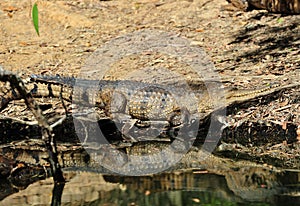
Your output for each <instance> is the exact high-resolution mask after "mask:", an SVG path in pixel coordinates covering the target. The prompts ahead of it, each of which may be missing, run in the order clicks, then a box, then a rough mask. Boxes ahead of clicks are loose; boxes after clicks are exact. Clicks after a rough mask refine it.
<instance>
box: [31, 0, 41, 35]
mask: <svg viewBox="0 0 300 206" xmlns="http://www.w3.org/2000/svg"><path fill="white" fill-rule="evenodd" d="M32 21H33V26H34V28H35V31H36V33H37V35H38V36H40V32H39V11H38V7H37V4H36V3H34V5H33V7H32Z"/></svg>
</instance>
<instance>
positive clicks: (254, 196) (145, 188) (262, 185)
mask: <svg viewBox="0 0 300 206" xmlns="http://www.w3.org/2000/svg"><path fill="white" fill-rule="evenodd" d="M246 172H247V173H246ZM65 176H66V179H67V180H68V182H67V183H66V185H65V187H64V189H63V185H61V186H60V187H57V188H56V192H55V194H56V195H57V196H54V197H51V195H50V194H52V190H53V183H52V179H51V178H48V179H46V180H42V181H38V182H35V183H34V184H32V185H29V186H28V187H27V188H26V189H25V190H22V191H20V192H19V193H15V194H11V195H10V196H8V197H6V198H4V199H3V200H2V201H1V202H0V205H34V204H38V205H49V204H50V203H51V201H52V203H54V202H53V200H55V201H58V203H59V201H61V204H62V205H103V206H104V205H124V206H125V205H126V206H127V205H145V206H147V205H176V206H177V205H178V206H181V205H239V206H240V205H260V206H262V205H277V206H280V205H290V206H296V205H299V203H300V202H299V198H300V197H299V191H300V186H299V182H300V181H299V177H300V173H299V171H287V172H285V173H275V172H273V173H272V174H271V173H270V171H269V170H266V169H262V168H255V169H253V168H251V169H245V168H243V169H239V170H237V171H232V172H226V174H224V175H216V174H209V173H207V172H205V171H190V172H185V173H179V172H177V173H166V174H160V175H151V176H145V177H126V176H113V175H102V174H97V173H92V172H66V173H65ZM287 184H289V185H287ZM6 186H7V185H6ZM1 188H3V187H2V186H1ZM62 189H63V194H62V196H61V198H60V195H61V192H60V191H62ZM10 192H11V193H13V192H16V191H13V190H10ZM292 193H293V194H294V195H292ZM284 194H286V195H284ZM287 194H290V195H287ZM297 194H298V195H297ZM280 202H281V203H280ZM53 205H57V204H53Z"/></svg>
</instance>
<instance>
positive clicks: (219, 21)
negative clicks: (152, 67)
mask: <svg viewBox="0 0 300 206" xmlns="http://www.w3.org/2000/svg"><path fill="white" fill-rule="evenodd" d="M32 3H33V1H32V2H31V3H30V1H28V0H2V1H1V2H0V19H1V21H0V33H1V34H0V35H1V38H0V65H2V66H3V67H4V68H5V69H7V70H12V71H16V72H20V73H26V74H33V73H34V74H46V75H56V74H60V75H74V76H77V75H78V74H79V73H80V70H81V68H82V66H84V65H85V61H86V59H87V58H88V57H89V56H90V55H91V54H92V53H93V52H94V51H96V50H97V48H99V47H101V46H102V45H104V44H105V43H106V42H108V41H110V40H111V39H113V38H115V37H117V36H120V35H125V34H128V33H130V32H134V31H137V30H142V29H145V28H150V29H158V30H162V31H169V32H173V33H175V34H178V36H180V37H184V38H187V39H188V40H190V42H191V44H192V45H194V46H198V47H199V48H202V49H203V50H204V51H205V52H206V53H207V55H208V56H209V57H210V58H211V61H212V62H213V63H214V65H215V68H216V71H217V72H218V74H219V75H220V77H221V78H222V79H223V83H224V86H225V87H227V86H234V87H238V88H256V87H260V86H263V85H266V84H269V83H273V82H277V83H280V84H283V85H285V84H288V83H295V82H298V81H299V79H300V74H299V71H300V70H299V68H300V36H299V33H300V24H299V22H300V21H299V20H300V16H299V15H282V14H271V13H268V12H267V11H264V10H260V11H258V10H253V11H249V12H242V11H238V10H236V9H234V8H233V7H230V6H229V5H228V3H227V2H226V1H225V0H136V1H132V0H118V1H117V0H112V1H99V0H77V1H75V0H65V1H54V0H53V1H46V0H39V1H38V8H39V15H40V36H37V34H36V33H35V30H34V28H33V25H32V21H31V17H30V13H31V7H32ZM131 60H132V59H131ZM124 61H126V59H125V60H124ZM125 64H126V63H125ZM128 64H129V65H132V63H128ZM126 71H127V70H126V68H125V70H122V69H119V70H117V72H115V74H114V75H116V76H118V75H121V74H123V73H126ZM295 95H296V96H295ZM295 95H294V97H293V100H295V99H296V101H294V102H292V103H293V104H292V103H291V105H290V102H288V101H286V99H283V100H282V101H277V102H273V103H272V104H271V106H273V107H270V105H269V106H268V105H267V106H265V107H262V108H259V109H258V110H257V111H253V108H252V109H251V108H250V111H245V112H244V113H242V114H238V115H240V116H247V115H249V114H252V117H253V118H254V119H255V118H256V117H255V115H256V114H260V113H261V114H262V115H261V116H263V117H265V116H266V115H268V113H270V112H275V113H276V109H277V110H278V112H281V113H280V114H273V117H274V116H275V119H274V118H273V119H272V121H273V122H275V124H277V123H279V124H281V123H282V122H286V121H293V122H294V124H295V125H300V121H299V119H300V118H299V116H300V112H299V98H298V96H299V91H298V93H295ZM274 105H275V106H274ZM270 108H272V109H271V110H272V111H270ZM278 108H279V109H278ZM282 108H283V109H282ZM286 109H291V112H290V111H289V110H288V111H287V110H286ZM282 110H284V112H282ZM249 112H250V113H249ZM291 113H292V114H293V115H292V117H289V118H288V119H285V115H289V114H291ZM254 114H255V115H254ZM276 115H278V118H280V119H276ZM250 116H251V115H250ZM256 116H257V115H256ZM284 126H286V125H284V123H282V127H284ZM298 152H299V148H298ZM297 154H298V153H297ZM298 155H299V154H298ZM293 157H295V155H294V156H293ZM287 158H289V157H287ZM298 158H299V156H298Z"/></svg>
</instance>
